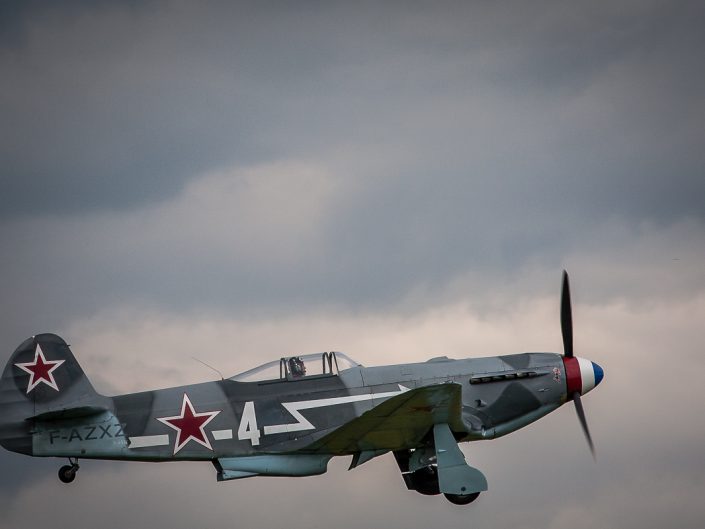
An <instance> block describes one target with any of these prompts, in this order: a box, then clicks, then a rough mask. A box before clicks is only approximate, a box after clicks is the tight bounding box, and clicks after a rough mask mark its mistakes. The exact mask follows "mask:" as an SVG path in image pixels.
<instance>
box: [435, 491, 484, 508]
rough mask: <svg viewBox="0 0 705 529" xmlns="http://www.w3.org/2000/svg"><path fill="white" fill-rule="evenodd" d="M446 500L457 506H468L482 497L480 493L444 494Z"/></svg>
mask: <svg viewBox="0 0 705 529" xmlns="http://www.w3.org/2000/svg"><path fill="white" fill-rule="evenodd" d="M443 495H444V496H445V497H446V500H448V501H449V502H451V503H453V504H455V505H468V504H469V503H472V502H474V501H475V500H476V499H477V497H478V496H479V495H480V493H479V492H474V493H472V494H443Z"/></svg>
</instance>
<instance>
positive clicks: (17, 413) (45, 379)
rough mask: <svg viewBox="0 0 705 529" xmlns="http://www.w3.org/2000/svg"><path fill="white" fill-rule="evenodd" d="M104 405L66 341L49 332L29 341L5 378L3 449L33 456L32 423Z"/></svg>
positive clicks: (0, 397)
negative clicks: (48, 417)
mask: <svg viewBox="0 0 705 529" xmlns="http://www.w3.org/2000/svg"><path fill="white" fill-rule="evenodd" d="M104 400H105V398H104V397H102V396H101V395H99V394H98V393H96V391H95V389H93V386H92V385H91V383H90V381H89V380H88V378H87V377H86V375H85V373H84V372H83V369H81V366H80V365H79V364H78V362H77V361H76V358H75V357H74V356H73V353H72V352H71V349H70V348H69V346H68V345H67V344H66V342H65V341H64V340H63V339H62V338H60V337H59V336H57V335H55V334H48V333H47V334H38V335H36V336H33V337H31V338H28V339H27V340H25V341H24V342H22V343H21V344H20V345H19V347H17V349H15V352H14V353H13V354H12V356H11V357H10V360H9V361H8V363H7V365H6V366H5V370H4V372H3V374H2V378H0V444H2V446H4V447H5V448H7V449H8V450H12V451H15V452H22V453H31V424H32V419H35V418H37V417H41V416H47V415H51V414H60V413H62V412H63V411H64V410H71V409H76V408H91V407H100V406H102V405H103V404H104Z"/></svg>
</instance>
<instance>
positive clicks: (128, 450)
mask: <svg viewBox="0 0 705 529" xmlns="http://www.w3.org/2000/svg"><path fill="white" fill-rule="evenodd" d="M560 319H561V331H562V338H563V354H558V353H544V352H530V353H520V354H512V355H504V356H494V357H486V358H467V359H461V360H453V359H450V358H447V357H445V356H443V357H436V358H431V359H430V360H428V361H426V362H421V363H409V364H399V365H389V366H381V367H363V366H362V365H360V364H358V363H357V362H355V361H353V360H352V359H351V358H349V357H348V356H346V355H345V354H343V353H338V352H324V353H319V354H309V355H294V356H285V357H282V358H280V359H279V360H274V361H272V362H269V363H266V364H263V365H261V366H258V367H256V368H254V369H250V370H248V371H245V372H243V373H240V374H239V375H235V376H233V377H231V378H227V379H222V380H217V381H212V382H205V383H200V384H193V385H186V386H179V387H172V388H167V389H158V390H154V391H144V392H139V393H130V394H126V395H119V396H114V397H107V396H103V395H100V394H99V393H97V392H96V391H95V390H94V389H93V386H92V385H91V383H90V382H89V380H88V378H87V376H86V375H85V373H84V372H83V370H82V369H81V367H80V366H79V364H78V362H77V361H76V358H75V357H74V356H73V354H72V352H71V349H70V348H69V346H68V345H67V344H66V342H65V341H64V340H63V339H61V338H60V337H59V336H57V335H55V334H38V335H36V336H33V337H31V338H29V339H27V340H25V341H24V342H23V343H22V344H21V345H20V346H19V347H18V348H17V349H16V350H15V352H14V353H13V355H12V357H11V358H10V360H9V361H8V364H7V365H6V367H5V370H4V372H3V374H2V378H1V379H0V444H1V445H2V446H3V447H4V448H6V449H7V450H10V451H13V452H17V453H20V454H26V455H30V456H35V457H60V458H68V462H69V464H68V465H64V466H62V467H61V468H60V469H59V479H60V480H61V481H62V482H64V483H71V482H72V481H73V480H74V479H75V477H76V473H77V471H78V469H79V464H78V461H79V459H105V460H127V461H147V462H161V461H209V462H211V463H212V464H213V466H214V467H215V470H216V475H217V479H218V481H227V480H235V479H242V478H248V477H253V476H293V477H300V476H313V475H318V474H323V473H324V472H326V470H327V465H328V462H329V461H330V459H331V458H333V457H336V456H352V461H351V464H350V468H349V470H352V469H353V468H355V467H358V466H360V465H362V464H363V463H366V462H368V461H370V460H371V459H373V458H376V457H378V456H381V455H383V454H386V453H388V452H392V453H393V455H394V457H395V459H396V462H397V464H398V466H399V470H400V472H401V474H402V478H403V481H404V483H405V484H406V487H407V488H408V489H409V490H413V491H416V492H418V493H421V494H425V495H438V494H441V493H442V494H443V495H444V496H445V498H446V499H448V500H449V501H450V502H451V503H454V504H457V505H467V504H469V503H471V502H473V501H474V500H476V499H477V497H478V496H479V494H480V493H481V492H484V491H486V490H487V479H486V478H485V476H484V474H483V473H482V472H481V471H480V470H478V469H476V468H474V467H472V466H470V465H469V464H468V463H467V462H466V460H465V456H464V455H463V453H462V452H461V450H460V448H459V447H458V443H460V442H466V441H479V440H487V439H495V438H498V437H501V436H504V435H507V434H509V433H511V432H514V431H516V430H518V429H520V428H523V427H524V426H527V425H528V424H531V423H533V422H534V421H536V420H538V419H540V418H541V417H543V416H545V415H547V414H549V413H551V412H552V411H554V410H556V409H558V408H559V407H560V406H561V405H563V404H565V403H566V402H568V401H572V402H573V403H574V405H575V409H576V412H577V415H578V419H579V421H580V424H581V426H582V429H583V432H584V435H585V438H586V440H587V442H588V446H589V448H590V451H591V452H592V454H593V457H594V446H593V442H592V438H591V436H590V432H589V430H588V425H587V421H586V419H585V412H584V411H583V406H582V403H581V400H580V397H581V396H582V395H585V394H586V393H587V392H588V391H590V390H592V389H593V388H594V387H596V386H597V385H598V384H599V383H600V381H601V380H602V378H603V376H604V372H603V370H602V368H601V367H600V366H599V365H597V364H596V363H594V362H591V361H589V360H585V359H583V358H579V357H577V356H574V355H573V329H572V315H571V302H570V287H569V283H568V274H567V273H566V272H565V271H563V277H562V293H561V308H560Z"/></svg>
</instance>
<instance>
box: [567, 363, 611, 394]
mask: <svg viewBox="0 0 705 529" xmlns="http://www.w3.org/2000/svg"><path fill="white" fill-rule="evenodd" d="M563 365H564V366H565V375H566V390H567V393H568V395H572V394H573V393H576V392H577V393H580V394H581V395H585V394H586V393H587V392H588V391H590V390H592V389H593V388H595V386H597V385H598V384H599V383H600V382H602V379H603V378H604V377H605V372H604V370H603V369H602V368H601V367H600V366H599V365H597V364H596V363H595V362H591V361H590V360H586V359H585V358H579V357H577V356H574V357H565V356H564V357H563Z"/></svg>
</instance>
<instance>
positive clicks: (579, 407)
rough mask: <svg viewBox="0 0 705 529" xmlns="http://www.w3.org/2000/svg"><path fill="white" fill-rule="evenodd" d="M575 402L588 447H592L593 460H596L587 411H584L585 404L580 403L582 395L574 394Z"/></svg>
mask: <svg viewBox="0 0 705 529" xmlns="http://www.w3.org/2000/svg"><path fill="white" fill-rule="evenodd" d="M573 402H574V403H575V411H576V412H577V414H578V419H579V420H580V426H582V427H583V433H584V434H585V439H586V440H587V443H588V446H589V447H590V453H591V454H592V458H593V459H595V446H594V445H593V444H592V437H590V430H589V429H588V425H587V419H585V410H583V403H582V402H581V401H580V393H578V392H577V391H576V392H575V393H573Z"/></svg>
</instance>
